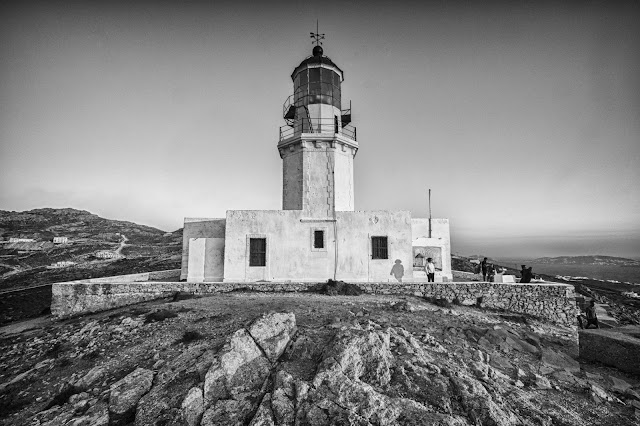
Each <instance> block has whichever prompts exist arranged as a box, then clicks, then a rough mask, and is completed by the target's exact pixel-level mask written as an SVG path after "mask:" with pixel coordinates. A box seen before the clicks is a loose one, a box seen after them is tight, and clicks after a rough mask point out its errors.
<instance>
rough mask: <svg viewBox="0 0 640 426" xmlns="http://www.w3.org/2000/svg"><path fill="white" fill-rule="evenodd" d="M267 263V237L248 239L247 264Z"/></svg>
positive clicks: (262, 264) (261, 264) (264, 264)
mask: <svg viewBox="0 0 640 426" xmlns="http://www.w3.org/2000/svg"><path fill="white" fill-rule="evenodd" d="M266 265H267V239H266V238H250V239H249V266H266Z"/></svg>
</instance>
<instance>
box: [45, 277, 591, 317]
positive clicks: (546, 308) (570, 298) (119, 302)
mask: <svg viewBox="0 0 640 426" xmlns="http://www.w3.org/2000/svg"><path fill="white" fill-rule="evenodd" d="M166 274H167V275H169V273H168V271H167V272H166ZM315 285H317V284H316V283H294V282H286V283H282V282H278V283H274V282H270V283H188V282H137V281H134V280H131V281H128V282H126V281H119V280H118V281H116V280H114V279H113V278H110V279H105V281H104V282H100V281H99V279H93V280H90V281H89V280H81V281H71V282H66V283H56V284H53V286H52V291H53V297H52V303H51V312H52V313H53V315H55V316H57V317H59V318H65V317H70V316H74V315H82V314H86V313H91V312H99V311H104V310H108V309H113V308H117V307H120V306H126V305H132V304H135V303H140V302H145V301H149V300H154V299H160V298H163V297H169V296H171V295H173V294H175V293H177V292H180V293H190V294H196V295H205V294H215V293H227V292H231V291H234V290H240V289H243V290H252V291H259V292H303V291H307V290H309V288H310V287H312V286H315ZM357 285H358V286H359V287H360V288H361V289H363V290H364V291H365V292H366V293H369V294H388V295H408V296H417V297H433V298H438V299H447V300H448V301H449V302H454V301H456V302H458V303H460V304H463V305H475V304H479V305H480V306H482V307H485V308H492V309H504V310H507V311H511V312H517V313H522V314H528V315H533V316H536V317H540V318H544V319H546V320H549V321H552V322H556V323H563V324H573V323H574V320H575V317H576V315H577V313H578V312H577V309H576V304H575V293H574V288H573V286H571V285H567V284H559V283H545V284H500V283H483V282H462V283H402V284H399V283H358V284H357Z"/></svg>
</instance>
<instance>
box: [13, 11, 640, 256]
mask: <svg viewBox="0 0 640 426" xmlns="http://www.w3.org/2000/svg"><path fill="white" fill-rule="evenodd" d="M316 19H317V20H318V21H319V26H320V32H321V33H325V34H326V38H325V40H324V44H323V47H324V53H325V55H327V56H329V57H330V58H331V59H332V60H333V61H334V62H335V63H337V64H338V66H340V68H341V69H342V70H343V71H344V73H345V81H344V82H343V85H342V90H343V92H342V93H343V105H344V103H345V102H348V101H349V100H351V101H352V117H353V123H352V124H353V125H354V126H356V127H357V135H358V143H359V145H360V149H359V151H358V153H357V156H356V158H355V160H354V168H355V172H354V173H355V206H356V210H409V211H411V212H412V214H413V216H414V217H428V202H427V193H428V189H431V190H432V197H431V202H432V212H433V217H445V218H448V219H449V221H450V226H451V239H452V250H453V252H455V253H459V254H466V255H470V254H484V255H490V256H492V257H500V256H503V257H504V256H509V257H514V256H521V257H541V256H560V255H582V254H604V255H614V256H624V257H634V258H640V190H639V189H638V185H639V184H640V26H638V22H640V3H639V2H631V1H630V2H615V1H602V2H597V1H596V2H588V1H584V2H511V1H510V2H462V1H443V2H402V1H389V2H385V1H371V2H356V1H340V2H332V1H323V2H301V1H298V2H277V3H276V2H266V1H265V2H242V1H234V2H225V1H210V2H204V1H203V2H182V1H180V2H178V1H174V2H172V1H156V2H152V1H136V2H118V1H112V2H80V1H78V2H71V1H67V2H57V1H47V2H31V1H28V0H27V1H20V2H3V3H2V5H1V6H0V99H1V100H2V101H1V102H0V209H1V210H14V211H22V210H29V209H33V208H41V207H59V208H62V207H72V208H77V209H82V210H88V211H90V212H92V213H95V214H98V215H100V216H103V217H106V218H109V219H118V220H128V221H133V222H136V223H140V224H145V225H149V226H154V227H157V228H160V229H163V230H166V231H173V230H176V229H178V228H180V227H181V226H182V223H183V220H184V217H212V218H213V217H225V212H226V210H242V209H248V210H274V209H280V208H281V207H282V163H281V159H280V157H279V155H278V151H277V149H276V145H277V143H278V135H279V127H280V126H282V125H284V124H285V123H284V120H283V119H282V104H283V103H284V101H285V100H286V98H287V97H288V96H289V95H290V94H292V93H293V84H292V81H291V78H290V75H291V72H292V71H293V69H294V68H295V67H296V66H297V65H298V64H299V63H300V62H301V61H302V60H303V59H305V58H306V57H307V56H309V55H310V54H311V49H312V47H313V45H312V41H311V38H310V37H309V33H310V32H312V31H315V28H316Z"/></svg>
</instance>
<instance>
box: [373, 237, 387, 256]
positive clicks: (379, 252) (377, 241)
mask: <svg viewBox="0 0 640 426" xmlns="http://www.w3.org/2000/svg"><path fill="white" fill-rule="evenodd" d="M387 252H388V250H387V237H371V258H372V259H388V258H389V256H388V253H387Z"/></svg>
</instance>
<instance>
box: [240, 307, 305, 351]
mask: <svg viewBox="0 0 640 426" xmlns="http://www.w3.org/2000/svg"><path fill="white" fill-rule="evenodd" d="M295 329H296V317H295V315H294V314H292V313H272V314H265V315H263V316H262V317H260V318H258V319H257V320H256V321H254V322H253V324H251V326H250V327H249V330H248V331H249V334H250V335H251V337H253V339H254V340H255V341H256V343H257V344H258V345H259V346H260V347H261V348H262V350H263V351H264V353H265V355H266V356H267V358H268V359H269V361H271V362H276V361H277V360H278V358H280V355H282V352H284V350H285V348H286V347H287V345H288V344H289V341H290V340H291V336H292V335H293V334H294V332H295Z"/></svg>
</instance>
